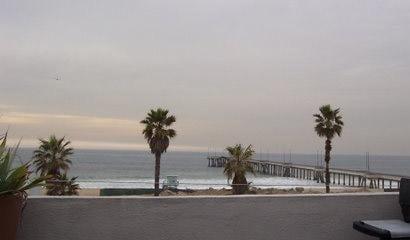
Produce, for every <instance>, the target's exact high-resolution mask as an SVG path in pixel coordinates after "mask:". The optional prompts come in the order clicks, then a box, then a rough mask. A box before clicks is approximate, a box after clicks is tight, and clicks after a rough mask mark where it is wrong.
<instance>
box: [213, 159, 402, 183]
mask: <svg viewBox="0 0 410 240" xmlns="http://www.w3.org/2000/svg"><path fill="white" fill-rule="evenodd" d="M228 160H229V158H228V157H225V156H209V157H208V167H224V166H225V164H226V162H227V161H228ZM250 163H251V165H252V167H253V169H254V170H255V172H257V173H260V174H265V175H272V176H277V177H288V178H297V179H303V180H312V181H316V182H321V183H324V176H325V174H324V168H323V167H321V166H308V165H302V164H292V163H283V162H274V161H266V160H251V161H250ZM401 178H402V176H397V175H389V174H382V173H372V172H367V171H358V170H348V169H337V168H332V169H330V181H331V184H333V185H339V186H347V187H365V188H371V189H386V190H398V189H399V188H400V179H401Z"/></svg>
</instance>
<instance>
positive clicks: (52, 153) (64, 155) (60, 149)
mask: <svg viewBox="0 0 410 240" xmlns="http://www.w3.org/2000/svg"><path fill="white" fill-rule="evenodd" d="M39 141H40V146H39V148H38V149H37V150H35V151H34V156H33V160H34V165H35V167H36V172H37V173H38V172H40V175H41V176H46V175H48V176H53V177H55V178H57V177H58V176H61V173H62V172H63V173H67V171H68V169H69V168H70V165H71V164H72V162H71V160H70V156H71V155H72V154H73V153H74V150H73V149H72V148H71V147H69V145H70V144H71V142H70V141H66V140H65V137H63V138H60V139H58V138H57V137H56V136H55V135H51V136H50V137H49V139H47V140H46V139H39Z"/></svg>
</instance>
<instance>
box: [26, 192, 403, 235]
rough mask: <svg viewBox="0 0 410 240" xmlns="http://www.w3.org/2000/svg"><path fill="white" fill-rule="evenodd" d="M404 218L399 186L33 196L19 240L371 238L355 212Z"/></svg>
mask: <svg viewBox="0 0 410 240" xmlns="http://www.w3.org/2000/svg"><path fill="white" fill-rule="evenodd" d="M380 218H381V219H389V218H401V214H400V208H399V204H398V194H397V193H377V194H369V193H360V194H329V195H271V196H260V195H257V196H223V197H222V196H220V197H215V196H206V197H160V198H153V197H63V198H61V197H31V198H29V200H28V204H27V207H26V209H25V212H24V219H23V223H22V227H21V229H20V231H19V238H18V239H19V240H56V239H58V240H64V239H75V240H83V239H84V240H85V239H87V240H108V239H120V240H128V239H132V240H134V239H139V240H140V239H142V240H144V239H147V240H148V239H149V240H157V239H158V240H159V239H175V240H188V239H189V240H193V239H199V240H202V239H207V240H210V239H224V240H231V239H232V240H242V239H243V240H250V239H252V240H259V239H270V240H272V239H275V240H281V239H286V240H288V239H292V240H298V239H300V240H302V239H303V240H306V239H312V240H313V239H314V240H322V239H323V240H325V239H332V240H339V239H340V240H342V239H343V240H346V239H350V240H354V239H357V240H359V239H363V240H365V239H370V238H368V237H366V236H364V235H362V234H360V233H357V232H355V231H354V230H353V229H352V222H353V221H354V220H358V219H380Z"/></svg>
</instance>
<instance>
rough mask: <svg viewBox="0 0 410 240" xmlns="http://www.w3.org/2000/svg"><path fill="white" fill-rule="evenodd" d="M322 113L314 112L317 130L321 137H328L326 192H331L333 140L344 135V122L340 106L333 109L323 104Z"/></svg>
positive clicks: (326, 144)
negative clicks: (330, 166)
mask: <svg viewBox="0 0 410 240" xmlns="http://www.w3.org/2000/svg"><path fill="white" fill-rule="evenodd" d="M319 111H320V113H318V114H314V115H313V116H314V117H315V122H316V126H315V132H316V133H317V135H318V136H319V137H323V138H326V142H325V162H326V170H325V178H326V193H329V192H330V187H329V185H330V172H329V163H330V151H331V150H332V140H333V138H334V137H335V136H336V135H337V136H339V137H340V136H341V135H342V129H343V126H344V123H343V121H342V116H341V115H340V108H337V109H332V107H331V106H330V105H323V106H321V107H320V108H319Z"/></svg>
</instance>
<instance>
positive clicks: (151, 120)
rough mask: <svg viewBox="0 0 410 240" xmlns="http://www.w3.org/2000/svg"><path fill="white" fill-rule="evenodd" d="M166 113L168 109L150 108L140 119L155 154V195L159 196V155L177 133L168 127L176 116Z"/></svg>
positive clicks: (145, 135) (164, 150)
mask: <svg viewBox="0 0 410 240" xmlns="http://www.w3.org/2000/svg"><path fill="white" fill-rule="evenodd" d="M168 113H169V111H168V110H166V109H162V108H158V109H156V110H154V109H151V110H150V112H148V114H147V116H146V118H145V119H144V120H142V121H141V123H142V124H144V125H145V128H144V130H143V131H142V134H143V135H144V137H145V139H146V140H147V142H148V144H149V147H150V149H151V153H152V154H155V182H154V188H155V194H154V195H155V196H159V174H160V166H161V155H162V154H163V153H164V152H166V151H167V149H168V146H169V142H170V139H171V138H174V137H175V136H176V135H177V134H176V131H175V130H174V129H172V128H170V127H171V125H172V124H173V123H175V121H176V118H175V116H173V115H171V116H169V115H168Z"/></svg>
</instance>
